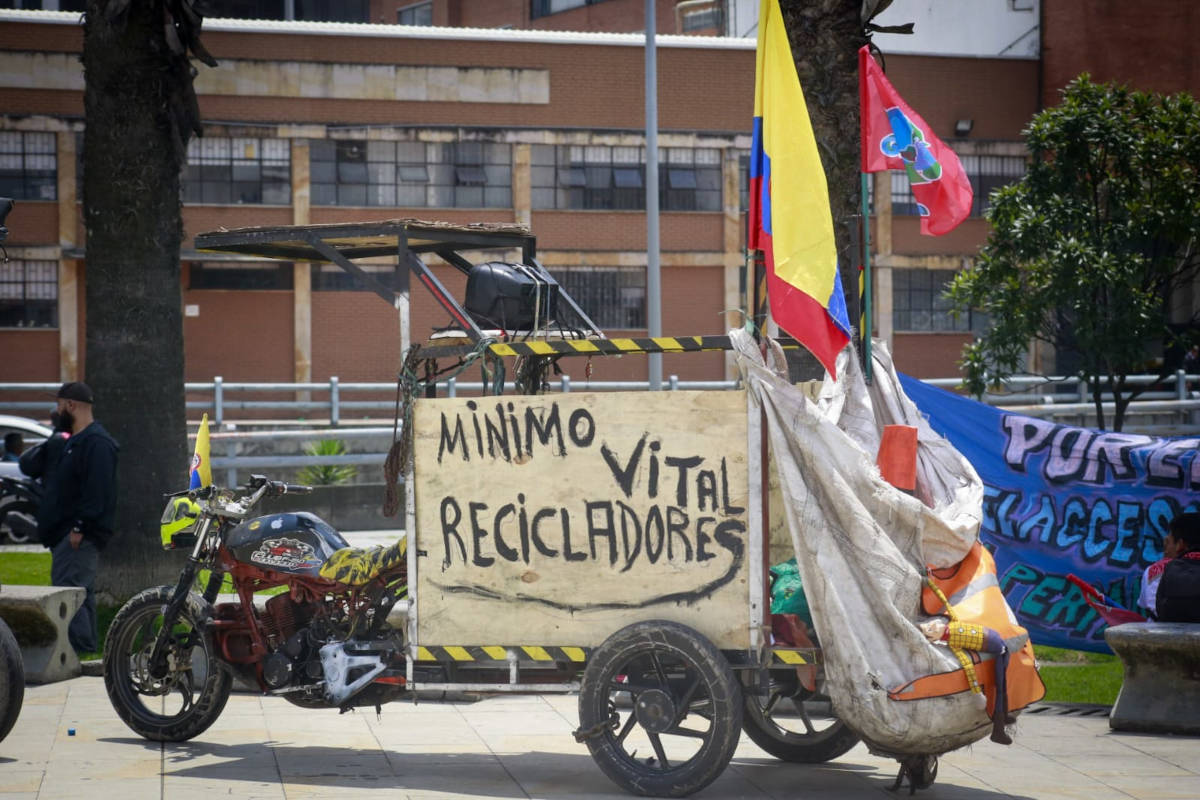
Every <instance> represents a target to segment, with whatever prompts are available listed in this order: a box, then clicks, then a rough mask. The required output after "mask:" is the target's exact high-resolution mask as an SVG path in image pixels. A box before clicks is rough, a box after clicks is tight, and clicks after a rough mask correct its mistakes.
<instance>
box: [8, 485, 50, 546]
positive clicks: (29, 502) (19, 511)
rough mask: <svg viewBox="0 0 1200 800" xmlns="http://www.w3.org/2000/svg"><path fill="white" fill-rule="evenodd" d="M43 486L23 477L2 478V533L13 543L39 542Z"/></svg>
mask: <svg viewBox="0 0 1200 800" xmlns="http://www.w3.org/2000/svg"><path fill="white" fill-rule="evenodd" d="M41 502H42V490H41V486H40V485H39V484H38V483H37V482H35V481H32V480H29V479H22V478H0V535H3V536H5V537H7V539H8V541H10V542H12V543H13V544H29V543H30V542H35V543H36V542H37V541H38V535H37V510H38V506H39V505H41Z"/></svg>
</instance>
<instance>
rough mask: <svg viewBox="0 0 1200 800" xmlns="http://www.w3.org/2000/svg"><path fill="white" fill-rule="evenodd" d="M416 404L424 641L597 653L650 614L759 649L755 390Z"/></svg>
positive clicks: (419, 594)
mask: <svg viewBox="0 0 1200 800" xmlns="http://www.w3.org/2000/svg"><path fill="white" fill-rule="evenodd" d="M416 409H417V410H416V417H415V420H414V424H413V430H414V432H415V434H416V436H415V458H416V462H415V464H416V484H415V485H416V502H417V547H418V552H419V554H420V556H421V561H420V562H419V566H418V576H417V600H418V607H417V608H418V612H417V613H418V637H419V639H420V643H421V644H422V645H429V644H433V645H464V644H465V645H470V644H477V643H480V642H496V641H501V642H503V643H504V644H511V645H519V644H537V645H556V646H559V645H562V646H589V645H598V644H599V643H600V642H602V641H603V640H604V639H605V638H606V637H607V636H609V635H611V634H612V633H615V632H616V631H617V630H619V629H620V628H621V627H624V625H626V624H628V623H630V622H636V621H639V620H643V619H669V620H675V621H677V622H682V623H684V624H687V625H690V626H692V627H694V628H696V629H697V630H699V631H700V632H702V633H704V634H705V635H706V636H708V638H710V639H711V640H712V641H714V642H716V643H717V644H718V645H720V646H722V647H745V646H747V645H748V641H749V639H748V637H749V633H748V630H749V608H748V586H747V583H746V580H747V579H746V572H747V569H746V567H747V564H748V539H747V530H748V527H749V525H748V514H747V506H748V494H749V488H748V485H749V478H748V471H747V468H746V463H747V459H746V452H747V423H746V419H747V415H746V396H745V394H743V393H741V392H671V393H655V394H645V393H639V394H609V395H598V394H568V395H556V396H553V397H544V396H542V397H506V398H481V399H477V400H438V401H436V402H425V403H418V404H417V406H416Z"/></svg>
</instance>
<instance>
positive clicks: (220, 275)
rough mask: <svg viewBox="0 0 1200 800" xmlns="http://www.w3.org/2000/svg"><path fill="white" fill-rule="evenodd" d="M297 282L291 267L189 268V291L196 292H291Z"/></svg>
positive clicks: (199, 264)
mask: <svg viewBox="0 0 1200 800" xmlns="http://www.w3.org/2000/svg"><path fill="white" fill-rule="evenodd" d="M293 281H294V270H293V269H292V265H291V264H276V263H263V264H247V263H245V262H237V261H232V262H229V261H209V262H203V261H193V262H191V263H190V265H189V267H188V288H189V289H191V290H193V291H194V290H211V289H236V290H254V291H269V290H274V291H291V289H292V286H293Z"/></svg>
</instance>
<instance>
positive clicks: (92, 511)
mask: <svg viewBox="0 0 1200 800" xmlns="http://www.w3.org/2000/svg"><path fill="white" fill-rule="evenodd" d="M56 397H57V398H58V408H57V411H58V413H59V415H60V417H61V419H62V423H63V424H64V426H67V427H69V429H70V431H71V438H70V439H67V440H66V444H65V446H64V447H63V448H62V453H61V455H60V457H59V460H58V464H57V465H55V467H54V469H53V471H52V472H49V473H47V474H46V475H45V476H44V480H45V482H46V492H45V494H44V495H43V496H42V504H41V506H39V507H38V536H39V537H40V538H41V540H42V545H43V546H44V547H47V548H49V550H50V552H51V554H52V559H51V564H50V582H51V583H52V584H53V585H55V586H78V587H82V588H84V589H86V590H87V598H86V599H85V600H84V603H83V607H81V608H80V609H79V612H78V613H76V614H75V616H74V618H73V619H72V620H71V623H70V625H69V627H68V628H67V638H68V639H69V640H70V642H71V647H73V648H74V649H75V651H76V652H77V653H91V652H95V651H96V650H98V649H99V638H100V637H99V632H98V630H97V627H96V593H95V589H94V585H95V583H96V570H97V568H98V567H99V563H100V550H102V549H103V548H104V546H105V545H106V544H108V541H109V539H111V538H112V535H113V515H114V512H115V510H116V506H117V451H118V450H120V445H118V444H117V441H116V440H115V439H113V438H112V436H110V435H109V434H108V431H106V430H104V426H103V425H101V424H100V423H99V422H96V421H95V419H94V418H93V416H92V403H93V401H94V397H93V395H92V390H91V389H90V388H88V386H87V384H84V383H78V382H75V383H64V384H63V386H62V388H61V389H59V390H58V394H57V395H56Z"/></svg>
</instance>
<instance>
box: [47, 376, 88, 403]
mask: <svg viewBox="0 0 1200 800" xmlns="http://www.w3.org/2000/svg"><path fill="white" fill-rule="evenodd" d="M54 397H57V398H58V399H60V400H74V401H75V402H77V403H87V404H88V405H91V404H92V403H94V402H96V397H95V395H93V394H92V390H91V388H90V387H89V386H88V385H87V384H86V383H84V382H83V381H72V382H71V383H64V384H63V385H62V388H61V389H59V390H58V392H57V394H55V395H54Z"/></svg>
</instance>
